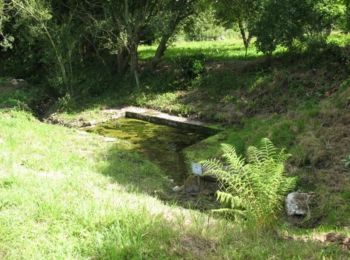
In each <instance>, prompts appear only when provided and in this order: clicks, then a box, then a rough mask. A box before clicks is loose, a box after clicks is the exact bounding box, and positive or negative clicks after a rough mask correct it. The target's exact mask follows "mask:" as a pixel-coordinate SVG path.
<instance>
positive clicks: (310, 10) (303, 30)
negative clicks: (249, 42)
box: [254, 0, 345, 54]
mask: <svg viewBox="0 0 350 260" xmlns="http://www.w3.org/2000/svg"><path fill="white" fill-rule="evenodd" d="M344 12H345V8H344V5H343V4H342V2H341V1H339V0H317V1H314V0H282V1H277V0H268V1H267V2H266V4H265V6H264V8H263V11H262V12H261V13H260V17H259V19H258V20H257V22H256V24H255V26H254V27H255V28H254V35H256V37H257V41H256V45H257V48H258V49H259V50H260V51H262V52H264V53H270V54H271V53H272V52H273V51H275V50H276V48H277V46H278V45H282V46H285V47H287V48H289V49H291V48H292V47H294V46H295V44H296V43H297V42H302V43H304V42H306V41H307V40H308V39H314V40H318V41H325V39H326V38H327V37H328V36H329V34H330V33H331V30H332V29H333V28H334V26H335V24H336V23H337V21H338V20H339V19H340V18H341V17H343V16H344Z"/></svg>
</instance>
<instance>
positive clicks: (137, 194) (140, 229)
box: [0, 112, 346, 259]
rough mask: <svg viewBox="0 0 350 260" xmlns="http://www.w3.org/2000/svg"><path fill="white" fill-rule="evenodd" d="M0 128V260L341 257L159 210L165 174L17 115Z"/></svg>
mask: <svg viewBox="0 0 350 260" xmlns="http://www.w3.org/2000/svg"><path fill="white" fill-rule="evenodd" d="M0 125H1V128H0V147H1V150H0V256H1V258H2V259H20V258H26V259H87V258H97V259H145V258H146V259H149V258H150V259H155V258H156V259H177V258H179V259H183V258H188V259H203V258H205V259H211V258H223V259H229V258H235V259H247V258H254V259H266V258H271V257H274V258H279V259H286V258H310V257H311V258H312V257H314V258H319V257H322V256H326V257H332V256H333V257H334V256H337V257H341V256H343V257H345V255H346V253H345V252H342V251H340V250H339V249H338V248H337V247H324V246H322V245H319V244H315V243H312V242H302V241H289V240H283V239H282V238H281V237H280V236H278V235H276V234H274V233H271V234H269V233H267V234H256V233H254V232H252V231H248V230H241V229H240V228H239V227H235V226H234V225H232V224H231V223H228V222H226V221H224V220H214V219H211V220H210V221H209V222H208V215H206V214H204V213H198V212H194V211H189V210H184V209H181V208H178V207H175V206H167V205H165V204H164V203H162V202H161V201H160V200H158V199H156V198H154V197H151V196H150V195H149V193H150V191H151V190H155V189H162V187H163V184H164V182H165V181H164V178H163V177H162V176H163V174H164V173H162V172H161V170H160V169H159V168H157V167H156V166H155V165H153V164H152V163H150V162H148V161H146V160H145V159H143V158H142V157H140V156H139V155H136V154H134V153H130V152H127V151H125V150H123V144H122V143H119V144H118V143H117V144H114V145H113V144H109V143H107V142H105V141H103V138H102V137H99V136H95V135H90V134H82V133H80V132H78V131H76V130H71V129H66V128H64V127H60V126H51V125H46V124H43V123H40V122H38V121H37V120H36V119H34V118H33V117H32V116H31V115H29V114H27V113H24V112H0ZM279 232H282V231H279ZM283 232H286V231H283Z"/></svg>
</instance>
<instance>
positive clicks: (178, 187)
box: [173, 186, 184, 192]
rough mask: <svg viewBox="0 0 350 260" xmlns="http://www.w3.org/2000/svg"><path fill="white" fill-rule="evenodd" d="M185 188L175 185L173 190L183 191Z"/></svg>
mask: <svg viewBox="0 0 350 260" xmlns="http://www.w3.org/2000/svg"><path fill="white" fill-rule="evenodd" d="M183 190H184V186H175V187H174V188H173V191H174V192H180V191H183Z"/></svg>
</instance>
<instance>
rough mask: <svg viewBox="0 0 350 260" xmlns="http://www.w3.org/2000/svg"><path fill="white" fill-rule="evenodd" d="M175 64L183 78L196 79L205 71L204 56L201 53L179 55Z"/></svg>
mask: <svg viewBox="0 0 350 260" xmlns="http://www.w3.org/2000/svg"><path fill="white" fill-rule="evenodd" d="M175 64H176V66H177V67H178V68H179V70H180V73H181V75H182V77H183V78H184V79H185V80H189V81H190V80H193V79H196V78H197V77H199V76H200V75H202V74H203V73H204V72H205V57H204V55H201V54H198V55H190V56H183V57H179V58H177V59H176V60H175Z"/></svg>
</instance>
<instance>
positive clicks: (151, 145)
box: [88, 118, 208, 184]
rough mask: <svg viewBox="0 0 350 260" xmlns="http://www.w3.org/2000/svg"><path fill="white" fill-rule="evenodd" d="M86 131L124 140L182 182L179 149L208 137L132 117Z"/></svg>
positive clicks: (130, 147)
mask: <svg viewBox="0 0 350 260" xmlns="http://www.w3.org/2000/svg"><path fill="white" fill-rule="evenodd" d="M88 131H91V132H94V133H98V134H101V135H104V136H108V137H114V138H118V139H121V140H125V141H127V143H128V145H127V147H128V149H131V150H134V151H138V152H140V153H142V154H144V155H145V156H146V157H147V158H148V159H149V160H151V161H153V162H154V163H156V164H158V165H159V166H160V167H161V168H163V169H164V171H165V172H167V173H168V174H169V177H170V178H172V179H174V181H175V182H176V183H178V184H182V183H183V181H184V178H185V177H186V174H187V167H186V164H185V159H184V156H183V154H182V150H183V149H184V148H185V147H187V146H190V145H192V144H194V143H196V142H199V141H200V140H202V139H204V138H206V137H208V135H206V134H204V133H199V132H190V131H188V130H184V129H179V128H174V127H169V126H164V125H157V124H153V123H149V122H146V121H141V120H137V119H131V118H121V119H118V120H113V121H109V122H107V123H103V124H100V125H98V126H96V127H94V128H91V129H89V130H88Z"/></svg>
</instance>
